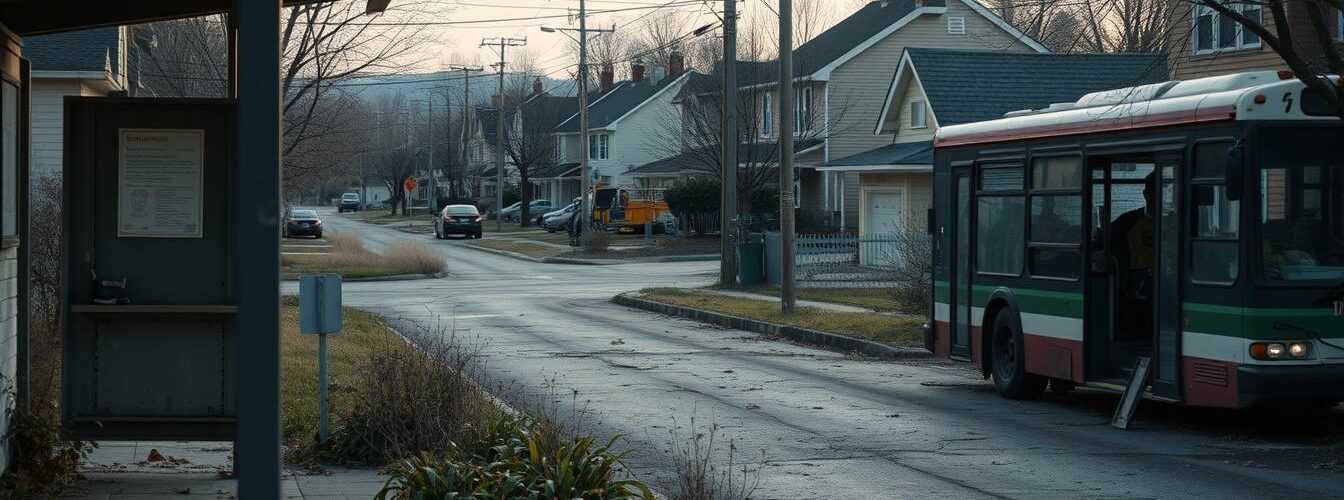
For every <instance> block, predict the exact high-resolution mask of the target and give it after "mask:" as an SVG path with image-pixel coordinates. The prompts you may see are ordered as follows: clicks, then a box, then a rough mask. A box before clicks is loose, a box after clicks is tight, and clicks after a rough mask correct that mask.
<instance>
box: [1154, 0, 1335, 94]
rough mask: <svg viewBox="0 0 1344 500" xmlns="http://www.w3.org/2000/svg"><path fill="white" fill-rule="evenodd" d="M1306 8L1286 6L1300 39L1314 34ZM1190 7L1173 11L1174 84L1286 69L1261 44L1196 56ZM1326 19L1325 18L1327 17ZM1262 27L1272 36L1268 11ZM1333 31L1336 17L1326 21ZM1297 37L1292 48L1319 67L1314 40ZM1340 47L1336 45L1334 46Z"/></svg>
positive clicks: (1319, 53) (1319, 54)
mask: <svg viewBox="0 0 1344 500" xmlns="http://www.w3.org/2000/svg"><path fill="white" fill-rule="evenodd" d="M1303 7H1305V5H1303V4H1301V3H1300V2H1291V1H1290V2H1287V3H1285V11H1286V13H1287V16H1288V22H1289V27H1290V28H1291V29H1292V31H1293V32H1294V33H1298V34H1300V35H1310V34H1311V33H1314V32H1315V30H1314V28H1312V25H1311V21H1310V19H1309V18H1308V17H1307V14H1306V12H1305V11H1303V10H1302V8H1303ZM1192 10H1193V5H1191V4H1182V5H1180V6H1177V7H1176V8H1174V9H1172V21H1171V26H1172V35H1173V36H1174V37H1175V40H1172V44H1171V47H1172V52H1171V53H1170V55H1169V57H1168V61H1169V65H1170V68H1171V78H1172V79H1174V80H1189V79H1193V78H1202V77H1206V76H1216V75H1225V74H1229V73H1239V72H1243V71H1256V70H1284V69H1288V65H1287V63H1285V62H1284V61H1283V58H1281V57H1279V55H1278V54H1277V53H1275V52H1274V51H1273V50H1271V49H1270V48H1269V46H1268V45H1265V44H1264V43H1263V42H1262V43H1261V45H1260V47H1258V48H1249V49H1240V50H1234V49H1226V50H1223V51H1220V52H1215V53H1212V54H1201V55H1196V54H1195V51H1194V48H1193V45H1192V44H1193V42H1194V40H1193V38H1194V37H1193V32H1194V20H1193V18H1192ZM1327 17H1328V16H1327ZM1263 18H1264V21H1265V27H1267V28H1269V29H1270V31H1271V32H1273V31H1274V29H1275V28H1274V16H1273V14H1271V13H1270V11H1269V9H1265V10H1264V15H1263ZM1328 21H1329V22H1330V23H1331V26H1332V27H1333V28H1334V29H1333V30H1332V32H1334V33H1336V34H1338V33H1339V28H1338V23H1339V17H1338V15H1336V16H1334V18H1333V19H1329V20H1328ZM1300 35H1299V36H1298V37H1295V38H1301V40H1299V41H1298V43H1296V44H1295V46H1296V48H1297V51H1298V52H1299V53H1301V54H1303V55H1304V57H1305V58H1306V59H1308V61H1309V62H1312V63H1317V64H1319V63H1320V62H1321V60H1322V59H1323V58H1324V56H1323V51H1322V50H1321V48H1320V46H1319V45H1318V44H1317V43H1316V42H1315V40H1310V38H1311V37H1310V36H1300ZM1337 45H1339V44H1337Z"/></svg>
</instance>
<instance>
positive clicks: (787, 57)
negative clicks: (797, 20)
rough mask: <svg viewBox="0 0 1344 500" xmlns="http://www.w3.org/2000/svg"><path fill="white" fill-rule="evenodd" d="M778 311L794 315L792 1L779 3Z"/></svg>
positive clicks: (785, 0) (782, 0) (781, 0)
mask: <svg viewBox="0 0 1344 500" xmlns="http://www.w3.org/2000/svg"><path fill="white" fill-rule="evenodd" d="M778 88H779V114H778V117H779V233H780V234H779V246H780V252H779V267H780V275H779V282H780V293H779V308H780V310H781V311H783V312H785V313H791V312H793V309H794V306H795V305H796V304H795V303H796V297H795V294H796V293H797V291H796V290H794V280H793V278H794V276H793V266H794V260H793V259H794V252H795V251H796V250H797V249H796V248H794V227H793V224H794V220H793V216H794V213H793V197H794V194H793V175H794V173H793V0H779V86H778Z"/></svg>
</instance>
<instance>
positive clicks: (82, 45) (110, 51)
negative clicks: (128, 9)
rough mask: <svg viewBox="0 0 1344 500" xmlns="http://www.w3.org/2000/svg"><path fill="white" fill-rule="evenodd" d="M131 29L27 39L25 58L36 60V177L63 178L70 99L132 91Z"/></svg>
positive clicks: (33, 154)
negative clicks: (128, 58)
mask: <svg viewBox="0 0 1344 500" xmlns="http://www.w3.org/2000/svg"><path fill="white" fill-rule="evenodd" d="M130 30H131V28H129V27H126V26H120V27H118V26H110V27H105V28H94V29H88V30H83V31H73V32H69V33H59V34H54V35H41V36H33V37H28V38H26V39H25V40H24V47H23V51H24V55H26V56H27V57H28V59H29V60H30V61H32V87H31V92H32V103H31V112H32V133H31V135H30V142H29V161H30V162H31V169H32V170H31V172H32V174H31V175H32V176H33V178H39V177H44V176H51V177H59V176H60V174H61V165H62V157H63V155H64V150H65V147H64V143H65V140H64V139H65V129H64V119H63V116H64V113H65V96H107V95H109V94H113V93H117V92H126V91H127V90H128V89H129V88H130V84H129V81H130V78H128V76H127V74H128V71H127V66H128V63H127V44H128V37H129V36H130Z"/></svg>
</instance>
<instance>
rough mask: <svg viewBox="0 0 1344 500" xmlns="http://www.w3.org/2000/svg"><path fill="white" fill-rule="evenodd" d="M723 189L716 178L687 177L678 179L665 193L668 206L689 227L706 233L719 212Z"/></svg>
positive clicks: (700, 232)
mask: <svg viewBox="0 0 1344 500" xmlns="http://www.w3.org/2000/svg"><path fill="white" fill-rule="evenodd" d="M721 192H722V189H721V187H720V185H719V181H718V180H716V179H686V180H680V181H677V182H676V183H675V184H673V185H672V187H670V188H668V189H667V191H666V192H664V193H663V197H664V199H666V200H667V208H668V210H671V211H672V214H673V215H675V216H676V217H677V218H678V219H681V220H682V221H685V222H686V223H687V225H688V226H687V228H688V229H690V230H692V231H695V232H696V233H697V234H704V233H705V231H706V230H708V229H709V227H708V226H709V224H710V222H711V220H712V219H714V214H717V213H718V212H719V205H720V202H721Z"/></svg>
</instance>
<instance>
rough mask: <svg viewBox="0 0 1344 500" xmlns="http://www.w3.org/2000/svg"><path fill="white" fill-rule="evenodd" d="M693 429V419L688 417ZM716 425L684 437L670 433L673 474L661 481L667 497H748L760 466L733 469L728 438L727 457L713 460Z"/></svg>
mask: <svg viewBox="0 0 1344 500" xmlns="http://www.w3.org/2000/svg"><path fill="white" fill-rule="evenodd" d="M691 428H692V429H695V420H694V419H692V420H691ZM718 430H719V426H717V425H711V426H709V430H708V431H706V432H703V433H696V434H695V435H693V436H692V437H691V439H690V440H689V441H688V440H685V439H683V438H682V437H681V436H679V435H678V434H677V431H676V430H675V428H674V430H672V431H670V432H671V434H672V449H671V450H670V454H671V459H672V469H673V472H675V476H674V477H673V478H672V480H671V481H670V482H669V483H668V484H665V485H664V490H665V491H666V492H667V495H668V499H669V500H744V499H747V498H751V494H752V493H754V492H755V491H756V487H757V486H759V484H760V469H759V468H757V469H749V468H747V467H745V466H744V467H742V468H741V469H740V470H739V469H736V468H735V467H736V464H735V462H734V461H735V459H736V456H737V447H736V445H735V444H734V443H733V442H732V441H729V442H728V461H727V463H726V464H725V466H724V467H722V468H721V467H720V466H719V464H718V463H716V462H715V460H714V453H715V451H716V448H715V441H714V438H715V437H716V435H717V434H718ZM693 432H694V431H693Z"/></svg>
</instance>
